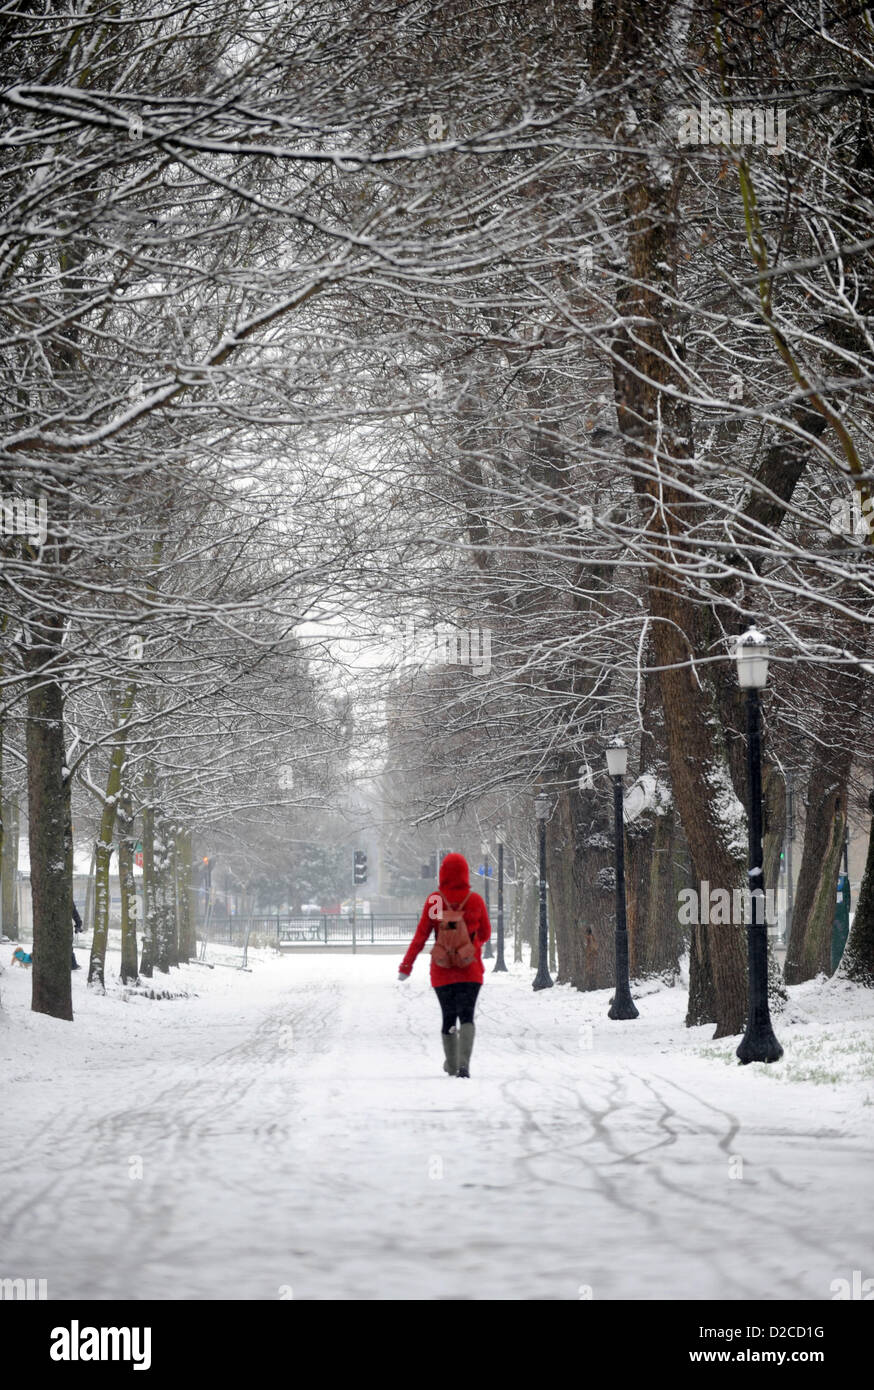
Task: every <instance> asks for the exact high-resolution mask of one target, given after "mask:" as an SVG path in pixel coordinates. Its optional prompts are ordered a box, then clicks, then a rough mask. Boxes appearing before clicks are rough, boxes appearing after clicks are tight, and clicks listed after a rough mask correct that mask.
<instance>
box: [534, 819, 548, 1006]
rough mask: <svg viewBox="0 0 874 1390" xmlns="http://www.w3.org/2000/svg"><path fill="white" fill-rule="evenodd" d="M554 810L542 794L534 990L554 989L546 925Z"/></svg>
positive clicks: (539, 823)
mask: <svg viewBox="0 0 874 1390" xmlns="http://www.w3.org/2000/svg"><path fill="white" fill-rule="evenodd" d="M551 810H552V802H551V801H550V799H549V797H548V796H546V795H545V794H544V793H543V792H541V794H540V796H538V797H536V798H535V801H534V814H535V815H536V817H537V825H538V829H539V832H540V934H539V937H538V946H537V974H536V975H535V976H534V980H533V982H532V985H531V988H532V989H552V977H551V976H550V973H549V959H548V957H549V940H548V932H547V923H546V822H547V821H548V820H549V813H550V811H551Z"/></svg>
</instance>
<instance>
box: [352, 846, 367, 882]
mask: <svg viewBox="0 0 874 1390" xmlns="http://www.w3.org/2000/svg"><path fill="white" fill-rule="evenodd" d="M354 881H355V882H356V883H366V882H367V853H366V851H365V850H363V849H357V850H356V851H355V868H354Z"/></svg>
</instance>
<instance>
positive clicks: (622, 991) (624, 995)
mask: <svg viewBox="0 0 874 1390" xmlns="http://www.w3.org/2000/svg"><path fill="white" fill-rule="evenodd" d="M606 754H607V771H608V772H609V774H610V776H611V778H612V779H613V834H614V842H615V850H616V988H615V990H614V991H613V1003H612V1004H611V1005H610V1008H609V1010H608V1011H607V1017H608V1018H637V1017H638V1011H637V1008H636V1007H635V1004H634V1000H633V999H632V997H631V982H630V980H629V978H628V928H627V925H626V921H625V832H624V829H623V823H622V778H623V777H624V776H625V770H626V768H627V767H628V749H627V748H626V746H625V744H624V743H623V741H622V739H621V738H620V737H619V735H618V734H617V735H616V737H615V738H613V739H612V740H611V742H610V744H609V746H608V748H607V749H606Z"/></svg>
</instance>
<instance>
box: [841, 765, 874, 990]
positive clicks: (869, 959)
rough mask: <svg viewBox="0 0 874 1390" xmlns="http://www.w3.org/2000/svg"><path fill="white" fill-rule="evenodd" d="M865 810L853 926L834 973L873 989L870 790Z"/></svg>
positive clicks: (873, 805) (873, 846)
mask: <svg viewBox="0 0 874 1390" xmlns="http://www.w3.org/2000/svg"><path fill="white" fill-rule="evenodd" d="M868 810H869V811H870V812H871V826H870V831H869V835H870V838H869V840H868V858H867V860H866V861H865V872H864V874H863V875H862V884H861V887H860V888H859V898H858V901H857V903H856V913H855V916H854V917H853V925H852V927H851V928H850V935H849V939H848V941H847V945H846V948H845V950H844V954H843V958H842V960H841V963H840V965H839V966H838V972H837V973H838V975H839V976H840V977H841V978H842V979H845V980H854V981H855V983H856V984H857V985H864V986H865V988H866V989H874V791H872V792H871V794H870V796H869V797H868Z"/></svg>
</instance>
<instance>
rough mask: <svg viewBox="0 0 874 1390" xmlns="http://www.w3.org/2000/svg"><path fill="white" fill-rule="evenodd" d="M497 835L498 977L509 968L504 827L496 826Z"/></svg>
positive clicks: (496, 969)
mask: <svg viewBox="0 0 874 1390" xmlns="http://www.w3.org/2000/svg"><path fill="white" fill-rule="evenodd" d="M495 834H496V835H497V837H498V959H497V961H496V962H495V968H494V971H493V972H492V973H493V974H495V975H497V974H498V972H499V971H503V972H504V973H505V974H506V970H507V967H506V965H505V963H504V830H503V827H502V826H500V825H499V826H496V828H495Z"/></svg>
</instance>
